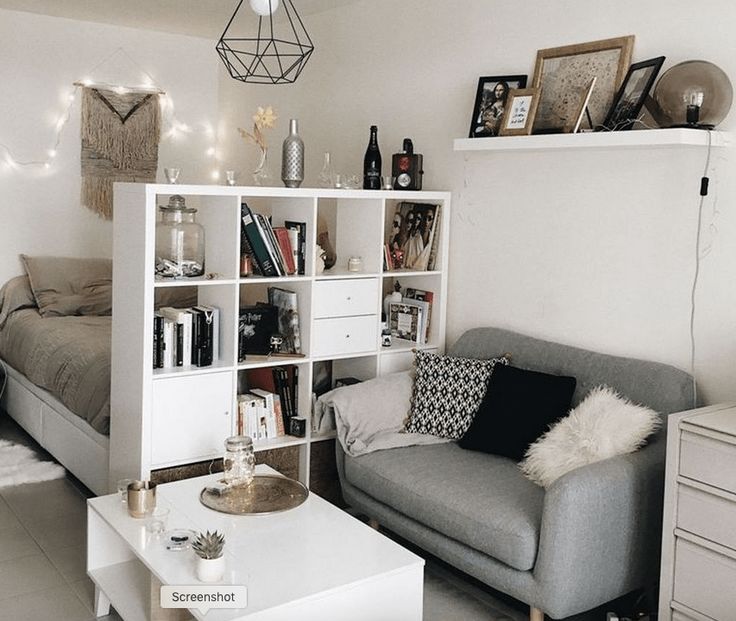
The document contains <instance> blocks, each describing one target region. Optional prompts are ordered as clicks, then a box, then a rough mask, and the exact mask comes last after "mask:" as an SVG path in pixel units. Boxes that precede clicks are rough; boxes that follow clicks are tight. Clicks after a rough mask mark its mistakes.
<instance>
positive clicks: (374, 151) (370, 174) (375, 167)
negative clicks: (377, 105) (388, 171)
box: [363, 125, 381, 190]
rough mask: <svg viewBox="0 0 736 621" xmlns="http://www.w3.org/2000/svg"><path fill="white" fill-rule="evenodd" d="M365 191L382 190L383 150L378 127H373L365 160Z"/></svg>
mask: <svg viewBox="0 0 736 621" xmlns="http://www.w3.org/2000/svg"><path fill="white" fill-rule="evenodd" d="M363 189H364V190H380V189H381V150H380V149H379V148H378V127H376V126H375V125H371V139H370V141H369V142H368V148H367V149H366V150H365V158H364V159H363Z"/></svg>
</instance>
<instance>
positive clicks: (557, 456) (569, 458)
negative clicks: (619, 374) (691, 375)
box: [519, 386, 662, 487]
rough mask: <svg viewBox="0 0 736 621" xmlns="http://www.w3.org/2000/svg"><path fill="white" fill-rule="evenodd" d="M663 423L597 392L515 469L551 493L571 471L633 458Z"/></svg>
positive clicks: (607, 391) (603, 390)
mask: <svg viewBox="0 0 736 621" xmlns="http://www.w3.org/2000/svg"><path fill="white" fill-rule="evenodd" d="M661 422H662V421H661V419H660V417H659V414H657V412H655V411H654V410H652V409H651V408H645V407H643V406H641V405H636V404H635V403H632V402H631V401H629V400H628V399H626V398H625V397H622V396H621V395H619V394H618V393H617V392H616V391H615V390H613V389H611V388H609V387H608V386H598V387H597V388H594V389H593V390H591V391H590V393H589V394H588V396H587V397H585V399H583V401H582V402H581V403H579V404H578V406H577V407H576V408H575V409H574V410H572V411H571V412H570V414H569V415H568V416H565V418H563V419H562V420H560V421H558V422H557V423H556V424H554V425H553V426H552V428H551V429H550V430H549V431H548V432H547V433H545V434H544V435H543V436H542V437H541V438H539V439H538V440H537V441H536V442H535V443H534V444H532V445H531V446H530V447H529V449H528V450H527V452H526V455H525V457H524V461H522V462H521V464H519V467H520V468H521V471H522V472H523V473H524V474H525V475H526V476H527V477H528V478H529V480H531V481H534V482H535V483H538V484H539V485H541V486H542V487H549V486H550V485H552V483H554V482H555V481H556V480H557V479H559V478H560V477H561V476H562V475H564V474H567V473H568V472H570V471H571V470H574V469H575V468H580V467H582V466H587V465H588V464H592V463H595V462H597V461H602V460H604V459H608V458H609V457H614V456H615V455H623V454H625V453H633V452H634V451H636V450H637V449H639V448H641V447H642V446H643V445H644V444H645V443H646V439H647V438H648V437H649V436H650V435H651V434H652V433H654V432H655V431H656V430H657V429H658V428H659V427H660V425H661Z"/></svg>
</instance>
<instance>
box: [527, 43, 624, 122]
mask: <svg viewBox="0 0 736 621" xmlns="http://www.w3.org/2000/svg"><path fill="white" fill-rule="evenodd" d="M633 48H634V35H630V36H626V37H616V38H614V39H604V40H601V41H590V42H588V43H578V44H575V45H565V46H563V47H554V48H548V49H544V50H539V51H538V52H537V61H536V64H535V67H534V80H533V82H532V86H533V87H535V88H541V89H542V93H541V98H540V100H539V108H538V109H537V115H536V119H535V121H534V131H533V133H558V132H563V131H565V130H567V131H570V129H571V128H572V127H574V126H575V123H576V121H577V114H578V113H579V109H580V100H581V97H582V96H583V95H584V94H585V93H586V91H587V90H588V87H589V85H590V82H591V80H592V79H593V78H597V79H596V83H595V89H594V90H593V92H592V93H591V97H590V100H589V101H588V111H589V113H590V116H591V120H592V122H593V126H594V127H595V126H597V125H600V124H602V123H603V121H604V120H605V118H606V115H607V113H608V110H609V109H610V107H611V103H612V102H613V99H614V96H615V95H616V92H617V91H618V89H619V87H620V86H621V83H622V82H623V78H624V75H625V74H626V71H627V69H628V67H629V65H630V63H631V53H632V50H633Z"/></svg>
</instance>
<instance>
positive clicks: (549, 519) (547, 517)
mask: <svg viewBox="0 0 736 621" xmlns="http://www.w3.org/2000/svg"><path fill="white" fill-rule="evenodd" d="M665 446H666V443H665V437H664V433H663V432H662V431H660V432H659V433H658V434H657V435H656V436H654V438H653V439H652V440H651V442H650V443H649V444H648V445H647V446H646V447H645V448H643V449H641V450H639V451H637V452H635V453H629V454H627V455H619V456H617V457H613V458H611V459H607V460H604V461H601V462H597V463H594V464H590V465H588V466H584V467H582V468H578V469H576V470H573V471H571V472H568V473H567V474H566V475H564V476H562V477H560V478H559V479H558V480H557V481H555V482H554V483H553V484H552V486H550V487H549V489H548V490H547V492H546V495H545V500H544V509H543V514H542V525H541V529H540V538H539V549H538V552H537V561H536V564H535V567H534V576H535V579H536V580H537V581H538V584H539V586H540V588H541V590H542V592H543V594H544V597H543V599H544V601H546V602H548V604H547V607H546V608H545V612H546V613H547V614H549V615H551V616H553V617H555V618H557V617H558V616H560V615H561V616H567V614H569V612H568V611H569V610H570V609H571V604H573V602H574V604H573V606H574V608H575V609H576V610H579V611H583V610H587V609H589V608H591V607H593V606H596V605H598V604H600V602H602V601H609V600H611V599H614V598H616V597H618V596H620V595H623V594H625V593H627V592H629V591H632V590H634V589H637V588H639V587H642V586H644V585H646V584H647V582H649V581H653V580H655V579H656V576H657V568H658V566H659V556H660V548H661V539H662V531H661V524H662V501H663V487H664V463H665ZM556 601H559V602H560V607H559V608H558V607H557V605H556V604H554V602H556ZM549 602H552V605H550V604H549ZM562 612H564V614H561V613H562Z"/></svg>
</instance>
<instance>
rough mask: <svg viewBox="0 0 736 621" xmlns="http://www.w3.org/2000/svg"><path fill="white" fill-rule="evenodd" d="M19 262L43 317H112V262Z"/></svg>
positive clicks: (56, 259) (49, 259)
mask: <svg viewBox="0 0 736 621" xmlns="http://www.w3.org/2000/svg"><path fill="white" fill-rule="evenodd" d="M21 261H22V262H23V265H24V266H25V269H26V273H27V274H28V278H29V280H30V283H31V289H32V290H33V296H34V297H35V299H36V304H37V305H38V312H40V313H41V315H42V316H43V317H62V316H66V315H110V314H112V261H111V260H110V259H82V258H75V257H29V256H27V255H24V254H22V255H21Z"/></svg>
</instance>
